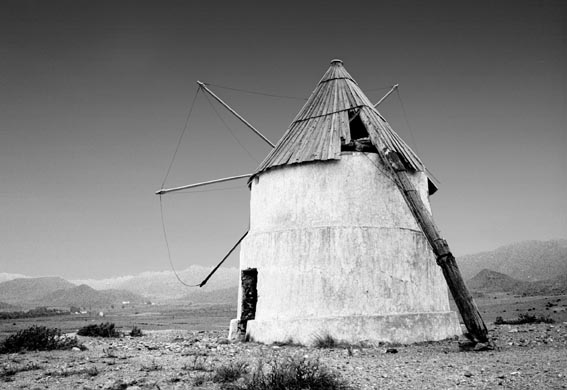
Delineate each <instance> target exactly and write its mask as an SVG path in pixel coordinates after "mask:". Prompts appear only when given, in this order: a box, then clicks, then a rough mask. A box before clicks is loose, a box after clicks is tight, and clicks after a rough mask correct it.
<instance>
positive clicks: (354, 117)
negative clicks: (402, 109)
mask: <svg viewBox="0 0 567 390" xmlns="http://www.w3.org/2000/svg"><path fill="white" fill-rule="evenodd" d="M399 86H400V84H396V85H394V86H393V87H392V89H390V90H389V91H388V93H387V94H385V95H384V96H382V99H380V100H379V101H378V103H376V104H375V105H374V108H376V107H378V106H379V105H380V103H382V102H383V101H384V100H386V98H387V97H388V96H390V95H391V94H392V92H394V91H395V90H396V89H397V88H398V87H399ZM361 110H362V107H360V109H359V110H358V112H357V113H356V114H354V115H353V116H352V118H350V119H349V123H350V122H352V121H353V120H355V119H356V117H358V115H360V111H361Z"/></svg>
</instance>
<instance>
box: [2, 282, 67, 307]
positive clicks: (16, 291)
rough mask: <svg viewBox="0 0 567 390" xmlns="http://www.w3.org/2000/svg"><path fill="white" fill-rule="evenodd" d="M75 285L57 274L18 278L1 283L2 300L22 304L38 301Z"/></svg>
mask: <svg viewBox="0 0 567 390" xmlns="http://www.w3.org/2000/svg"><path fill="white" fill-rule="evenodd" d="M71 287H75V285H74V284H73V283H71V282H68V281H67V280H65V279H63V278H60V277H56V276H45V277H40V278H18V279H12V280H8V281H5V282H2V283H0V297H1V299H2V302H5V303H10V304H16V305H17V304H20V303H23V302H30V301H37V300H40V299H42V298H43V297H44V296H46V295H48V294H51V293H53V292H55V291H57V290H64V289H68V288H71Z"/></svg>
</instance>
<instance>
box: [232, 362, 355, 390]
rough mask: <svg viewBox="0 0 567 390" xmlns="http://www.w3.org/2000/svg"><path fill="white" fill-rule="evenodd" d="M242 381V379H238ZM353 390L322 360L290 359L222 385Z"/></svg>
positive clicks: (241, 389) (255, 389)
mask: <svg viewBox="0 0 567 390" xmlns="http://www.w3.org/2000/svg"><path fill="white" fill-rule="evenodd" d="M236 379H238V378H236ZM349 388H350V387H349V386H348V385H347V384H346V382H345V381H344V380H343V379H342V378H340V377H339V376H338V375H337V374H336V373H334V372H333V371H331V370H329V369H328V368H327V367H326V366H324V365H322V364H321V363H320V362H319V361H318V360H308V359H306V358H296V357H287V358H285V359H283V360H275V359H274V360H272V361H270V362H268V363H264V362H262V361H259V362H258V365H257V367H256V368H255V369H254V370H253V371H252V372H251V373H250V374H248V375H246V376H244V377H243V380H242V381H237V382H232V383H228V382H225V383H223V384H222V385H221V389H223V390H303V389H309V390H346V389H349Z"/></svg>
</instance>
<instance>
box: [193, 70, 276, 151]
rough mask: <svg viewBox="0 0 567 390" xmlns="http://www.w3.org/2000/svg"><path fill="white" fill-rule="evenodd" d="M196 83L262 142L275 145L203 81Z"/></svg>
mask: <svg viewBox="0 0 567 390" xmlns="http://www.w3.org/2000/svg"><path fill="white" fill-rule="evenodd" d="M197 84H199V86H200V87H201V88H202V89H203V90H204V91H205V92H207V93H208V94H209V95H211V96H212V97H213V98H215V100H216V101H218V102H219V103H220V104H222V105H223V106H224V107H225V108H226V109H227V110H228V111H230V112H231V114H232V115H234V116H235V117H237V118H238V119H239V120H240V121H241V122H242V123H244V124H245V125H246V126H248V128H249V129H250V130H252V131H253V132H254V133H256V135H258V136H259V137H260V138H262V140H264V142H266V143H267V144H268V145H270V146H271V147H272V148H274V147H275V146H276V145H274V144H273V143H272V142H271V141H270V140H269V139H267V138H266V137H265V136H264V134H262V133H260V132H259V131H258V130H257V129H256V128H255V127H254V126H252V125H251V124H250V122H248V121H247V120H246V119H244V118H243V117H242V116H241V115H240V114H239V113H237V112H236V111H234V109H233V108H232V107H230V106H229V105H228V104H226V103H225V102H224V100H222V99H221V98H220V97H218V96H217V95H215V93H214V92H213V91H211V90H210V89H209V88H207V86H206V85H205V83H202V82H200V81H197Z"/></svg>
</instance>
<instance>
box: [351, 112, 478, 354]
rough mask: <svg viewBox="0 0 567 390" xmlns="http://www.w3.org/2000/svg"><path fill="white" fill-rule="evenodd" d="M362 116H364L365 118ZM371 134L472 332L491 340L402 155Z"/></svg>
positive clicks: (469, 330)
mask: <svg viewBox="0 0 567 390" xmlns="http://www.w3.org/2000/svg"><path fill="white" fill-rule="evenodd" d="M362 119H363V120H364V119H365V118H362ZM365 125H366V126H370V123H365ZM370 137H371V141H372V144H373V145H374V146H375V147H376V150H377V151H378V155H379V156H380V159H381V160H382V162H383V163H384V165H385V166H386V168H388V169H389V170H390V171H391V172H392V173H393V174H394V175H393V178H394V181H395V182H396V185H397V187H398V188H399V189H400V192H401V193H402V195H403V197H404V199H405V201H406V203H407V204H408V206H409V208H410V210H411V212H412V214H413V215H414V217H415V219H416V221H417V223H418V225H419V226H420V227H421V230H422V231H423V234H424V235H425V237H426V238H427V241H428V242H429V244H430V246H431V248H432V249H433V253H434V254H435V257H436V258H437V264H438V265H439V266H440V267H441V269H442V271H443V276H444V277H445V280H446V281H447V285H448V286H449V290H450V291H451V294H452V295H453V299H454V300H455V303H456V304H457V307H458V309H459V313H461V317H462V318H463V322H464V323H465V326H466V328H467V330H468V332H469V334H470V336H471V337H472V338H473V339H474V341H475V342H479V343H487V342H489V339H488V329H487V328H486V324H485V323H484V321H483V319H482V317H481V315H480V312H479V311H478V307H477V306H476V303H475V302H474V299H473V297H472V295H471V293H470V292H469V290H468V288H467V286H466V284H465V282H464V280H463V277H462V275H461V272H460V270H459V267H458V265H457V262H456V261H455V257H454V256H453V254H452V253H451V250H450V248H449V244H447V241H445V240H444V239H443V238H442V237H441V232H440V231H439V229H438V228H437V225H435V222H434V221H433V217H432V215H431V213H430V212H429V210H428V209H427V208H426V207H425V204H424V203H423V201H422V200H421V197H420V195H419V192H418V191H417V190H416V188H415V187H414V185H413V183H412V182H411V180H410V177H409V174H408V172H407V171H406V168H405V165H404V163H403V162H402V160H401V159H400V156H399V155H398V153H397V152H395V151H393V150H390V149H389V148H388V147H387V146H386V145H385V143H384V142H383V141H382V139H381V137H380V135H378V133H375V132H372V133H371V135H370Z"/></svg>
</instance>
